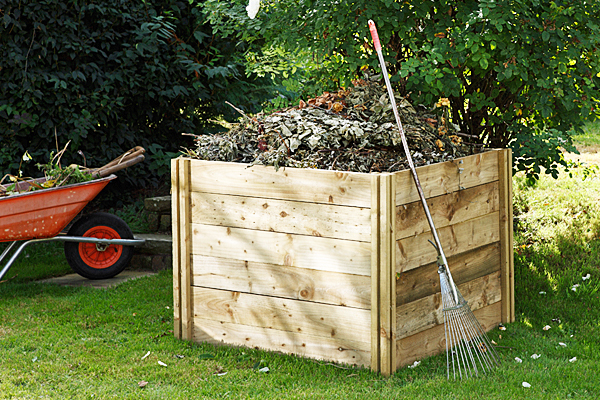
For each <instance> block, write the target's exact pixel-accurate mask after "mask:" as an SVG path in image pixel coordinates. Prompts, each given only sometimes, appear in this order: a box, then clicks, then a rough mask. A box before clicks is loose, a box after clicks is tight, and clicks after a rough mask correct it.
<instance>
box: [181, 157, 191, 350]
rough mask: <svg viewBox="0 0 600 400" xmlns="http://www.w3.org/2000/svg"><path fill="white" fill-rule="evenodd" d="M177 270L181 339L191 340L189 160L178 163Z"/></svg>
mask: <svg viewBox="0 0 600 400" xmlns="http://www.w3.org/2000/svg"><path fill="white" fill-rule="evenodd" d="M179 186H180V189H179V219H178V221H177V223H178V224H179V247H180V252H181V253H180V257H179V265H180V266H179V268H180V282H181V338H182V339H185V340H191V338H192V321H191V315H192V309H191V294H190V275H191V273H190V264H191V246H190V245H191V238H190V236H191V235H190V192H189V188H190V160H185V159H182V160H180V162H179Z"/></svg>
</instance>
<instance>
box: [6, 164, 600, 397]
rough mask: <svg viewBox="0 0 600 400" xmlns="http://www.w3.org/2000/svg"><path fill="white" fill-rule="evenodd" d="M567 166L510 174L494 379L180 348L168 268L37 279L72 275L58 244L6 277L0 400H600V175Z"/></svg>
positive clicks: (434, 366)
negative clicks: (131, 276)
mask: <svg viewBox="0 0 600 400" xmlns="http://www.w3.org/2000/svg"><path fill="white" fill-rule="evenodd" d="M571 172H572V175H573V176H572V177H569V176H568V174H562V175H561V177H560V178H559V179H558V180H553V179H552V178H550V177H542V179H541V180H540V181H539V182H538V183H537V184H536V185H534V186H528V184H527V182H526V181H525V180H524V179H523V178H521V177H515V179H514V195H515V196H514V208H515V217H516V218H515V286H516V293H515V297H516V315H517V321H516V322H515V323H513V324H508V325H507V326H506V328H507V329H506V330H505V331H500V330H498V329H494V330H493V331H492V332H491V333H490V337H491V338H492V339H493V340H494V341H496V342H497V343H498V345H499V347H498V351H499V353H500V356H501V358H502V364H501V366H500V367H499V368H498V369H496V370H495V371H494V372H493V373H492V374H490V375H488V376H484V377H481V378H477V379H469V380H465V381H459V382H454V381H450V382H448V381H447V380H446V358H445V355H441V356H437V357H432V358H429V359H425V360H423V361H422V363H421V364H420V365H419V366H418V367H416V368H412V369H411V368H403V369H401V370H399V371H398V372H397V373H395V374H394V375H393V376H392V377H390V378H384V377H381V376H379V375H378V374H375V373H372V372H370V371H369V370H366V369H360V368H353V367H349V366H344V365H334V364H330V363H327V362H319V361H313V360H307V359H302V358H298V357H293V356H285V355H281V354H276V353H269V352H263V351H259V350H254V349H245V348H232V347H214V346H212V345H208V344H195V343H189V342H185V341H179V340H176V339H175V338H174V337H173V333H172V329H173V310H172V302H173V299H172V275H171V272H170V271H164V272H161V273H160V274H158V275H156V276H153V277H148V278H142V279H139V280H135V281H130V282H127V283H125V284H122V285H120V286H117V287H115V288H110V289H92V288H65V287H59V286H56V285H51V284H41V283H37V282H35V280H37V279H39V278H42V277H46V276H52V275H57V274H61V273H63V274H64V273H66V272H68V270H69V268H68V265H67V263H66V261H65V259H64V255H63V254H62V251H61V249H60V246H57V245H55V244H48V245H34V246H32V247H30V249H29V250H28V251H27V254H28V255H29V257H23V256H22V258H21V259H20V260H19V262H18V263H17V265H15V266H14V267H13V269H12V270H11V271H10V273H9V274H8V275H7V276H6V277H5V279H6V280H7V281H5V282H4V283H0V302H1V304H2V306H1V307H0V360H1V362H0V398H1V399H10V398H26V399H29V398H31V399H33V398H51V399H65V398H73V399H84V398H85V399H89V398H95V399H109V398H117V399H189V398H200V399H204V398H207V399H218V398H234V399H240V398H256V399H296V398H298V399H302V398H310V399H313V398H315V399H365V398H366V399H382V398H407V399H413V398H418V399H479V398H480V399H490V398H491V399H512V398H524V399H525V398H527V399H530V398H533V399H564V398H589V399H597V398H599V397H600V300H599V296H600V293H599V291H598V289H599V288H600V270H599V268H600V261H598V260H599V254H600V204H599V200H600V175H598V176H592V177H588V178H587V179H585V180H583V174H582V168H574V169H571ZM35 246H38V247H35ZM40 246H41V247H40ZM450 267H452V266H450ZM588 274H589V276H590V278H589V279H583V278H584V277H587V275H588ZM15 275H16V277H15V278H13V279H11V277H14V276H15ZM546 326H549V327H550V328H549V329H546V330H545V329H544V327H546ZM148 352H149V355H147V356H146V357H145V358H144V356H145V355H146V354H148ZM534 354H539V355H540V357H539V358H532V355H534ZM516 357H518V358H519V359H521V360H522V362H518V361H517V360H516V359H515V358H516ZM159 362H160V363H163V364H164V365H161V364H159ZM263 367H268V368H269V372H268V373H263V372H260V371H259V369H260V368H263ZM140 382H147V384H146V385H145V387H143V388H141V387H140ZM523 382H528V383H529V384H530V385H531V387H530V388H524V387H523ZM142 385H143V384H142Z"/></svg>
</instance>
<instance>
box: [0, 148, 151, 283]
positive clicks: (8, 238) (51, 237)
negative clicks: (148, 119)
mask: <svg viewBox="0 0 600 400" xmlns="http://www.w3.org/2000/svg"><path fill="white" fill-rule="evenodd" d="M141 153H143V149H142V151H141V152H140V154H138V155H136V157H134V159H135V162H134V161H132V159H129V160H128V162H124V163H119V162H117V163H116V164H117V165H114V164H113V163H114V161H113V162H111V163H110V164H107V165H108V166H109V167H108V168H107V167H106V166H105V167H102V168H100V169H98V170H94V171H93V173H96V176H99V177H100V178H99V179H95V180H92V181H89V182H83V183H76V184H72V185H64V186H59V187H55V188H50V189H43V190H37V191H30V192H24V193H20V194H14V195H11V196H7V197H3V198H0V242H12V243H10V244H9V245H8V247H6V249H5V250H4V251H3V252H2V254H1V255H0V266H1V270H0V280H1V279H2V278H3V277H4V275H5V274H6V272H8V270H9V269H10V267H11V266H12V265H13V263H14V262H15V260H16V259H17V257H18V256H19V254H21V252H22V251H23V250H24V249H25V248H26V247H27V246H29V245H31V244H33V243H38V242H45V241H62V242H65V244H64V248H65V256H66V259H67V262H68V263H69V265H70V266H71V268H72V269H73V271H75V272H76V273H78V274H79V275H81V276H84V277H86V278H89V279H108V278H112V277H113V276H115V275H117V274H119V273H120V272H121V271H123V269H125V267H126V266H127V265H128V264H129V261H130V260H131V257H132V256H133V247H132V246H139V245H142V244H144V240H143V239H134V237H133V233H132V232H131V229H129V226H127V224H126V223H125V222H124V221H123V220H122V219H121V218H119V217H117V216H115V215H112V214H108V213H103V212H98V213H93V214H90V215H84V216H82V217H81V218H79V219H78V220H76V221H75V222H74V223H73V225H72V226H71V227H70V228H69V230H68V232H67V233H66V234H62V233H61V232H62V231H63V229H65V227H67V225H69V223H70V222H71V221H72V220H73V219H74V218H75V217H76V216H77V215H78V214H79V212H80V211H81V210H82V209H83V208H84V207H85V206H86V205H87V204H88V203H89V202H90V201H91V200H93V199H94V198H95V197H96V196H97V195H98V193H100V191H101V190H102V189H103V188H104V187H105V186H106V185H107V184H108V183H109V182H110V181H111V180H113V179H115V178H116V176H115V175H113V174H112V172H114V171H116V170H119V169H123V168H126V167H128V166H130V165H132V164H134V163H136V162H139V161H141V160H143V159H144V156H143V154H141ZM111 164H112V165H111ZM104 175H108V176H104ZM44 180H45V179H44V178H41V179H35V180H34V181H35V182H36V183H42V182H44ZM31 182H32V181H25V182H20V183H19V184H18V185H20V189H21V190H24V189H26V188H27V186H28V185H31ZM17 244H18V245H17ZM15 246H16V247H15ZM9 255H10V257H9ZM7 257H8V261H7V262H6V264H4V265H3V266H2V262H3V261H4V259H5V258H7Z"/></svg>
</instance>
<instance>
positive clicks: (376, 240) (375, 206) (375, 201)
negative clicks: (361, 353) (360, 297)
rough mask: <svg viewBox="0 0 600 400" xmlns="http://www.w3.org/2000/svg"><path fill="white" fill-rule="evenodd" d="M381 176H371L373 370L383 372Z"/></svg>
mask: <svg viewBox="0 0 600 400" xmlns="http://www.w3.org/2000/svg"><path fill="white" fill-rule="evenodd" d="M379 181H380V179H379V174H372V175H371V232H372V234H371V370H372V371H375V372H379V371H380V370H381V348H380V343H379V324H380V315H379V309H380V306H379V295H380V293H379V284H380V283H379V282H380V271H379V269H380V265H381V261H380V259H379V257H380V251H381V250H380V246H381V242H380V237H379V229H380V227H379V222H380V221H379V214H380V204H379V184H380V183H379Z"/></svg>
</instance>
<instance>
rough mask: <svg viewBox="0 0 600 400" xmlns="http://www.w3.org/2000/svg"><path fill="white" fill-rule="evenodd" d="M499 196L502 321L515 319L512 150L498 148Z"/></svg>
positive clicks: (506, 321)
mask: <svg viewBox="0 0 600 400" xmlns="http://www.w3.org/2000/svg"><path fill="white" fill-rule="evenodd" d="M498 186H499V196H500V199H499V200H500V268H501V271H502V272H501V276H502V282H501V284H502V322H503V323H509V322H514V321H515V297H514V287H515V276H514V251H513V204H512V151H511V149H502V150H498Z"/></svg>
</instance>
